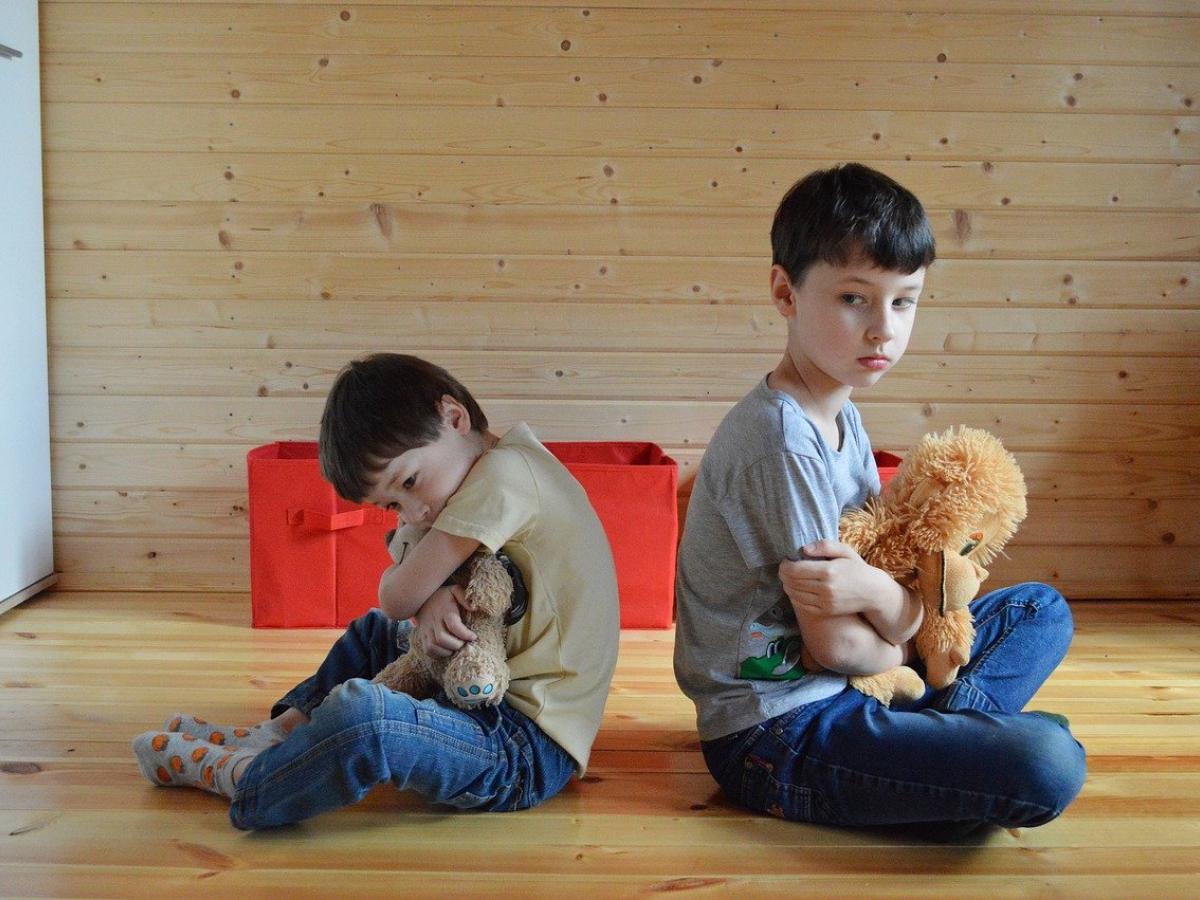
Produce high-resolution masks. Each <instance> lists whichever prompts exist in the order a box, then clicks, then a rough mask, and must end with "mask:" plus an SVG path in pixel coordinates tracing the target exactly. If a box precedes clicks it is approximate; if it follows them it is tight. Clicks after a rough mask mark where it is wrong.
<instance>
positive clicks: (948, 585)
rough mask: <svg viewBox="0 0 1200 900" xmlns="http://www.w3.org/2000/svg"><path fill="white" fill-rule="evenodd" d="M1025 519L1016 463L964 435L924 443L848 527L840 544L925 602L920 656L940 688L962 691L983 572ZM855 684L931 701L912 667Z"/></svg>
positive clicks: (973, 435) (990, 442)
mask: <svg viewBox="0 0 1200 900" xmlns="http://www.w3.org/2000/svg"><path fill="white" fill-rule="evenodd" d="M1025 514H1026V506H1025V478H1024V476H1022V474H1021V470H1020V468H1018V467H1017V463H1016V460H1015V459H1013V456H1012V454H1011V453H1009V452H1008V451H1007V450H1005V449H1004V447H1003V445H1002V444H1001V443H1000V441H999V440H998V439H997V438H996V437H994V436H993V435H991V434H989V433H988V432H986V431H982V430H980V429H978V428H966V427H959V428H957V429H954V428H951V429H950V430H948V431H946V432H943V433H942V434H927V435H925V437H923V438H921V440H920V442H919V443H918V444H917V446H916V447H915V448H914V449H913V451H912V452H911V453H910V454H909V455H908V456H906V457H905V458H904V460H903V461H902V462H901V463H900V466H899V468H898V469H897V471H896V475H895V476H894V477H893V479H892V480H891V482H890V483H889V484H888V486H887V489H886V490H885V491H884V492H883V495H882V496H881V497H877V498H874V499H872V500H871V501H869V502H868V503H867V505H866V506H865V507H864V508H863V509H859V510H852V511H850V512H848V513H846V514H845V515H844V516H843V517H842V520H841V522H840V523H839V525H838V532H839V537H840V538H841V540H842V541H843V542H844V543H846V544H849V545H850V546H851V547H853V548H854V549H855V550H856V551H858V553H859V555H860V556H862V558H863V559H864V560H866V561H867V562H868V563H870V564H871V565H873V566H875V567H877V568H880V569H883V571H885V572H887V573H888V574H889V575H891V576H892V577H893V578H895V579H896V580H897V581H898V582H900V583H901V584H903V585H904V586H905V587H907V588H909V590H913V591H916V592H917V593H918V594H919V596H920V598H921V603H922V605H923V607H924V612H925V617H924V620H923V621H922V622H921V625H920V627H919V628H918V629H917V634H916V649H917V653H918V654H919V655H920V657H921V659H922V660H924V662H925V677H926V679H927V680H928V681H929V684H930V685H932V686H933V687H934V688H943V687H946V686H947V685H949V684H950V683H951V682H953V681H954V679H955V678H956V677H957V675H958V670H959V667H960V666H962V665H964V664H966V662H967V660H969V659H970V658H971V645H972V643H973V642H974V640H975V625H974V621H973V619H972V618H971V612H970V610H969V609H968V604H969V603H970V602H971V601H972V600H973V599H974V598H975V595H976V593H978V591H979V586H980V585H981V584H982V583H983V581H984V580H985V579H986V578H987V577H988V572H987V570H986V569H984V568H983V567H984V566H985V565H987V564H988V563H989V562H991V560H992V559H993V558H994V557H995V556H996V554H997V553H998V552H999V551H1000V550H1001V548H1003V546H1004V545H1005V544H1006V543H1007V542H1008V540H1009V538H1011V537H1012V536H1013V534H1014V533H1015V532H1016V529H1017V525H1019V524H1020V523H1021V521H1022V520H1023V519H1024V518H1025ZM850 684H851V685H852V686H853V687H855V688H857V689H858V690H860V691H862V692H863V693H864V694H868V695H869V696H872V697H875V698H876V699H878V700H879V701H880V702H882V703H885V704H888V703H891V701H892V700H893V699H899V700H916V699H918V698H919V697H921V696H922V695H923V694H924V692H925V684H924V682H922V681H921V678H920V676H918V675H917V673H916V672H914V671H913V670H912V669H910V668H908V667H907V666H898V667H897V668H895V669H891V670H889V671H887V672H883V673H882V674H879V675H870V676H860V677H854V678H851V679H850Z"/></svg>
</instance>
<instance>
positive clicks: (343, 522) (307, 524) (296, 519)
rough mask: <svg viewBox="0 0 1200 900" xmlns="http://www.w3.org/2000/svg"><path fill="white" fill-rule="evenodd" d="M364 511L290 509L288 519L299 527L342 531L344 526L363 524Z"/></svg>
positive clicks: (352, 526) (290, 523)
mask: <svg viewBox="0 0 1200 900" xmlns="http://www.w3.org/2000/svg"><path fill="white" fill-rule="evenodd" d="M365 518H366V517H365V516H364V511H363V510H361V509H352V510H350V511H349V512H342V513H334V514H333V515H330V514H329V513H323V512H319V511H318V510H315V509H289V510H288V511H287V520H288V524H289V525H293V526H295V527H297V528H312V529H314V530H316V531H341V530H342V529H343V528H354V527H355V526H357V525H361V524H363V522H364V520H365Z"/></svg>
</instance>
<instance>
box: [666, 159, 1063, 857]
mask: <svg viewBox="0 0 1200 900" xmlns="http://www.w3.org/2000/svg"><path fill="white" fill-rule="evenodd" d="M771 243H772V249H773V252H774V261H773V265H772V268H771V281H770V287H771V298H772V301H773V302H774V304H775V308H776V309H777V311H778V312H779V313H780V315H782V316H783V317H784V318H785V319H786V320H787V346H786V348H785V350H784V354H783V358H782V360H781V361H780V362H779V364H778V365H777V366H776V367H775V368H774V369H773V370H772V371H771V372H770V373H768V374H767V376H766V377H765V378H764V379H763V380H762V381H761V382H759V384H758V385H757V386H755V388H754V389H753V390H751V391H750V393H749V394H747V396H746V397H745V398H743V399H742V400H741V401H740V402H739V403H738V404H737V405H736V406H734V407H733V409H732V410H730V412H729V413H728V415H727V416H726V417H725V419H724V421H722V423H721V425H720V426H719V427H718V429H717V431H716V434H714V436H713V439H712V441H711V443H710V444H709V447H708V450H707V451H706V452H705V454H704V459H703V460H702V461H701V464H700V470H699V472H698V473H697V475H696V482H695V486H694V488H693V491H692V497H691V501H690V504H689V507H688V515H687V522H686V524H685V527H684V534H683V540H682V542H681V544H680V548H679V561H678V577H677V579H676V602H677V609H678V626H677V629H676V636H675V673H676V677H677V679H678V681H679V684H680V687H681V688H682V689H683V691H684V693H685V694H687V695H688V696H689V697H690V698H691V699H692V700H693V701H694V702H695V704H696V715H697V723H698V728H699V732H700V738H701V741H702V746H703V750H704V758H705V762H706V764H707V765H708V768H709V771H710V772H711V773H712V774H713V777H714V778H716V780H717V782H718V783H719V784H720V785H721V787H722V788H723V789H724V791H725V792H726V793H727V794H728V795H729V796H730V797H731V798H733V799H735V800H737V801H738V802H740V803H742V804H744V805H745V806H748V807H749V808H751V809H755V810H759V811H762V812H768V813H771V814H773V815H776V816H780V817H783V818H788V819H798V820H804V821H817V822H825V823H831V824H841V825H871V824H889V823H906V822H907V823H927V824H932V825H934V827H935V828H936V829H938V830H939V831H938V832H937V833H941V834H944V835H953V834H956V833H961V832H963V831H966V830H969V829H973V828H975V827H978V826H979V825H981V824H984V823H991V824H995V825H1002V826H1005V827H1014V826H1023V825H1040V824H1042V823H1043V822H1048V821H1050V820H1051V819H1053V818H1054V817H1055V816H1057V815H1058V814H1059V813H1061V812H1062V810H1063V809H1064V808H1065V807H1066V805H1067V804H1068V803H1069V802H1070V801H1071V800H1072V799H1073V798H1074V797H1075V795H1076V794H1077V793H1078V791H1079V789H1080V787H1081V786H1082V784H1083V778H1084V753H1083V748H1082V747H1080V745H1079V744H1078V743H1077V742H1076V741H1075V740H1074V738H1072V736H1071V733H1070V730H1069V729H1068V728H1067V727H1066V725H1065V720H1062V718H1061V717H1053V716H1047V715H1045V714H1039V713H1023V712H1021V710H1022V709H1023V707H1024V706H1025V704H1026V702H1028V700H1029V698H1030V697H1032V696H1033V694H1034V693H1035V692H1036V691H1037V689H1038V688H1039V687H1040V686H1041V684H1042V682H1043V680H1044V679H1045V678H1046V677H1047V676H1049V674H1050V673H1051V672H1052V671H1053V669H1054V667H1055V666H1056V665H1057V664H1058V662H1059V661H1060V660H1061V659H1062V657H1063V656H1064V655H1065V654H1066V650H1067V646H1068V645H1069V643H1070V640H1071V633H1072V623H1071V614H1070V610H1069V608H1068V606H1067V604H1066V601H1065V600H1064V599H1063V598H1062V596H1061V595H1060V594H1059V593H1058V592H1057V591H1055V590H1054V589H1053V588H1050V587H1048V586H1046V585H1043V584H1023V585H1018V586H1016V587H1012V588H1006V589H1003V590H999V591H995V592H993V593H991V594H988V595H986V596H984V597H981V598H979V599H977V600H976V601H975V603H974V604H973V605H972V609H973V611H974V614H975V620H976V640H975V645H974V647H973V648H972V656H971V661H970V662H969V663H968V664H967V665H966V666H964V667H963V668H962V669H961V671H960V673H959V678H958V680H957V681H956V682H954V683H953V684H951V685H950V686H949V687H947V688H945V689H943V690H941V691H938V692H936V693H934V694H932V695H927V696H926V697H925V698H923V699H922V700H921V701H919V702H918V703H917V704H916V705H915V706H914V707H912V708H910V709H888V708H887V707H885V706H882V705H881V704H880V703H879V702H878V701H876V700H875V699H874V698H871V697H867V696H865V695H863V694H861V693H859V692H858V691H855V690H852V689H850V688H848V687H847V685H846V678H845V675H854V674H874V673H877V672H883V671H885V670H887V669H890V668H892V667H894V666H897V665H900V664H902V663H905V662H908V663H910V664H913V665H914V666H916V667H917V668H918V669H920V664H919V661H917V660H915V659H914V657H913V654H912V651H911V649H910V646H909V645H910V643H911V638H912V636H913V634H914V633H915V632H916V630H917V628H918V626H919V625H920V623H921V618H922V615H923V612H922V606H921V603H920V598H919V597H917V596H916V595H915V594H914V593H912V592H910V591H908V590H906V589H905V588H904V587H902V586H901V585H899V584H897V583H896V582H895V581H893V580H892V579H891V578H890V577H889V576H888V575H887V574H886V573H885V572H883V571H882V570H880V569H876V568H874V567H873V566H870V565H868V564H867V563H866V562H864V561H863V560H862V558H861V557H859V556H858V554H857V553H855V552H854V550H853V549H851V548H850V547H848V546H846V545H845V544H842V543H840V542H839V541H838V540H837V536H838V531H837V525H838V519H839V518H840V516H841V513H842V512H843V511H844V510H845V509H846V508H847V507H851V506H858V505H861V504H862V503H863V502H864V501H865V500H866V499H867V498H868V497H869V496H871V495H873V494H876V493H878V492H879V475H878V472H877V471H876V469H875V465H874V462H873V460H872V457H871V445H870V442H869V441H868V440H867V436H866V434H865V432H864V431H863V426H862V422H861V420H860V419H859V416H858V411H857V409H856V408H855V407H854V405H853V404H852V403H851V402H850V394H851V391H852V390H853V389H854V388H865V387H869V386H871V385H873V384H874V383H875V382H877V381H878V380H879V379H880V378H881V377H882V376H883V374H884V373H885V372H886V371H887V370H888V369H890V368H891V367H892V366H893V365H895V363H896V362H897V361H898V360H899V359H900V357H901V356H902V355H903V354H904V351H905V349H906V348H907V346H908V339H909V336H910V334H911V332H912V327H913V323H914V320H915V318H916V307H917V299H918V297H919V295H920V293H921V288H922V286H923V284H924V280H925V270H926V268H927V267H928V266H929V265H930V264H931V263H932V262H933V259H934V240H933V235H932V232H931V230H930V227H929V222H928V219H927V218H926V216H925V210H924V209H923V208H922V207H921V204H920V202H919V201H918V200H917V198H916V197H914V196H913V195H912V194H911V193H910V192H908V191H907V190H905V189H904V188H903V187H901V186H900V185H899V184H897V183H896V182H895V181H893V180H892V179H890V178H888V177H887V176H885V175H883V174H881V173H879V172H876V171H874V170H872V169H869V168H867V167H865V166H861V165H854V164H851V165H845V166H838V167H834V168H832V169H828V170H824V171H817V172H814V173H812V174H811V175H809V176H807V177H806V178H803V179H801V180H800V181H799V182H797V183H796V184H795V185H793V186H792V188H791V190H790V191H789V192H788V194H787V195H786V196H785V197H784V198H783V201H782V202H781V203H780V205H779V208H778V210H777V211H776V213H775V220H774V223H773V225H772V228H771ZM985 663H986V664H985ZM838 673H843V674H838Z"/></svg>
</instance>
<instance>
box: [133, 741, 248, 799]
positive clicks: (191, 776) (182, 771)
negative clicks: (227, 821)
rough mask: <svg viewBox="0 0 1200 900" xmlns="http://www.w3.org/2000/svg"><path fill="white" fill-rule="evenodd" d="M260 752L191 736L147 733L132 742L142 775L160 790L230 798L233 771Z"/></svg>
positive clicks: (232, 786) (231, 795) (232, 787)
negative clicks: (181, 789) (195, 790)
mask: <svg viewBox="0 0 1200 900" xmlns="http://www.w3.org/2000/svg"><path fill="white" fill-rule="evenodd" d="M259 752H260V751H259V749H236V748H233V747H221V746H218V745H216V744H210V743H209V742H208V741H202V740H200V739H199V738H196V737H193V736H192V735H190V734H178V733H167V732H162V731H147V732H146V733H144V734H139V735H138V736H137V737H135V738H134V739H133V753H134V756H136V757H137V761H138V767H139V768H140V769H141V770H142V774H143V775H145V776H146V778H147V779H149V780H150V781H151V782H152V783H154V784H157V785H160V786H162V787H198V788H201V789H202V790H206V791H212V793H214V794H220V795H221V796H222V797H228V798H229V799H230V800H232V799H233V794H234V784H233V775H234V770H235V769H238V768H239V767H244V764H245V763H246V762H249V761H250V760H252V759H254V757H255V756H257V755H258V754H259Z"/></svg>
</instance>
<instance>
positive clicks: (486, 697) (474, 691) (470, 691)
mask: <svg viewBox="0 0 1200 900" xmlns="http://www.w3.org/2000/svg"><path fill="white" fill-rule="evenodd" d="M452 690H453V692H454V696H453V697H451V698H450V699H451V700H453V701H454V703H455V704H456V705H458V706H461V707H469V706H487V705H489V704H496V703H499V702H500V698H501V697H502V696H503V695H504V692H503V691H502V690H500V689H499V685H497V684H496V683H495V682H493V681H487V680H485V679H482V678H480V679H476V680H474V681H468V682H462V683H460V684H456V685H453V687H452Z"/></svg>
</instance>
